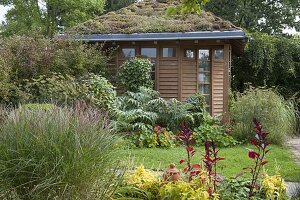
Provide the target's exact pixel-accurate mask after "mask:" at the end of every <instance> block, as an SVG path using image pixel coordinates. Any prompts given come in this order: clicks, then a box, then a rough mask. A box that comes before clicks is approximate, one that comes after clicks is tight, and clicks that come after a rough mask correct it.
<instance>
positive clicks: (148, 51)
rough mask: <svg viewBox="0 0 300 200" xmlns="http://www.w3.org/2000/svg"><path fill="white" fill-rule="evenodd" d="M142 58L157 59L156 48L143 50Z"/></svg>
mask: <svg viewBox="0 0 300 200" xmlns="http://www.w3.org/2000/svg"><path fill="white" fill-rule="evenodd" d="M141 56H142V57H146V58H156V48H141Z"/></svg>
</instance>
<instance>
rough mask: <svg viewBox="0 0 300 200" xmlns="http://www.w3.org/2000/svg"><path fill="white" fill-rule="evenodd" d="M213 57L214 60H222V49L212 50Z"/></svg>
mask: <svg viewBox="0 0 300 200" xmlns="http://www.w3.org/2000/svg"><path fill="white" fill-rule="evenodd" d="M214 57H215V59H216V60H224V51H223V49H216V50H214Z"/></svg>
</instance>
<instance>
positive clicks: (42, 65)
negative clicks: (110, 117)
mask: <svg viewBox="0 0 300 200" xmlns="http://www.w3.org/2000/svg"><path fill="white" fill-rule="evenodd" d="M0 49H1V50H0V84H1V88H0V101H2V102H9V103H14V104H18V103H19V102H20V101H27V100H28V97H27V96H26V93H25V94H24V92H23V87H22V86H24V84H25V83H24V80H25V79H27V80H30V79H37V78H38V77H39V76H42V75H45V76H51V74H52V73H53V72H54V73H61V74H63V75H65V74H69V75H71V76H76V78H78V77H80V76H83V75H86V74H87V73H95V74H101V75H105V74H106V66H107V63H108V61H109V60H110V58H111V53H112V51H111V50H108V51H106V52H105V51H104V50H103V46H101V45H96V44H95V45H89V44H84V43H81V42H77V41H72V40H61V39H46V38H43V37H21V36H12V37H8V38H5V39H2V40H0ZM20 86H21V87H20Z"/></svg>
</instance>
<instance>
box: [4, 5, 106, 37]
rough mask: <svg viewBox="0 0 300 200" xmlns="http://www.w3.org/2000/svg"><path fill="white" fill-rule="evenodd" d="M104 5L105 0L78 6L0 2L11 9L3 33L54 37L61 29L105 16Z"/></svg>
mask: <svg viewBox="0 0 300 200" xmlns="http://www.w3.org/2000/svg"><path fill="white" fill-rule="evenodd" d="M104 4H105V1H104V0H88V1H86V0H81V1H77V2H76V3H74V2H72V1H68V0H52V1H47V0H42V1H40V0H30V1H12V0H4V1H0V5H3V6H9V7H10V9H9V10H8V12H7V14H6V15H5V17H6V22H5V23H4V24H3V25H2V31H1V32H2V34H3V35H5V36H10V35H14V34H18V35H29V34H31V33H32V31H37V32H39V33H41V34H43V35H45V36H48V37H52V36H53V35H54V34H55V33H56V32H58V31H59V30H63V29H64V28H68V27H72V26H74V25H77V24H78V23H80V22H83V21H86V20H88V19H91V18H92V17H94V16H95V15H99V14H101V13H102V12H103V11H104Z"/></svg>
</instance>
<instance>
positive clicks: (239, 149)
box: [119, 145, 300, 182]
mask: <svg viewBox="0 0 300 200" xmlns="http://www.w3.org/2000/svg"><path fill="white" fill-rule="evenodd" d="M246 147H247V148H252V147H251V146H236V147H232V148H224V149H221V150H220V156H221V157H225V160H224V161H220V162H219V163H220V167H221V168H222V169H221V171H220V173H221V174H222V175H224V176H226V177H230V176H236V175H237V174H238V173H240V172H241V171H242V169H243V168H245V167H247V166H251V164H253V160H251V159H250V158H248V151H247V149H246ZM196 149H197V150H198V151H197V153H196V154H195V156H194V157H193V160H192V161H193V163H197V162H198V163H199V162H200V161H199V160H200V158H201V157H202V155H203V153H204V152H203V148H201V147H198V148H196ZM271 149H272V150H271V151H270V152H269V154H268V155H267V159H266V160H267V161H269V163H267V164H266V165H265V170H266V172H267V173H268V174H269V175H273V174H275V168H276V166H279V167H280V173H281V175H282V176H283V177H284V178H285V180H286V181H298V182H299V181H300V167H299V166H297V164H296V163H295V162H294V161H293V159H292V155H291V153H290V152H289V151H288V150H287V149H286V148H284V147H278V146H274V145H273V146H272V145H271ZM119 154H120V155H121V157H123V158H127V157H128V156H130V157H132V158H133V159H134V164H135V165H137V166H138V165H140V164H144V166H145V167H146V168H149V169H153V170H165V169H166V168H167V167H168V165H169V164H170V163H176V164H177V167H178V168H179V169H181V170H182V169H183V167H184V164H182V165H179V163H178V162H179V160H180V159H185V149H184V147H176V148H171V149H159V148H154V149H128V150H119Z"/></svg>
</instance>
